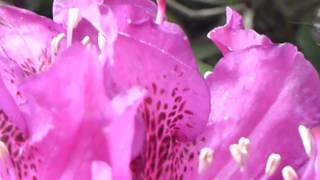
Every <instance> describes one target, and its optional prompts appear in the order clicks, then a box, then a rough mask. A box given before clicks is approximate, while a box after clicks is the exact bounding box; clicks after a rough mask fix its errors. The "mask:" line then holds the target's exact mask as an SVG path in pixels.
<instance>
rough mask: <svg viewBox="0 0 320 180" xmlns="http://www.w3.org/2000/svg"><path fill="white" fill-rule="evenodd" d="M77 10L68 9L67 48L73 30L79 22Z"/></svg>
mask: <svg viewBox="0 0 320 180" xmlns="http://www.w3.org/2000/svg"><path fill="white" fill-rule="evenodd" d="M79 12H80V11H79V9H78V8H70V9H69V12H68V24H67V35H68V37H67V46H68V47H69V46H70V45H71V43H72V36H73V29H74V28H75V27H76V26H77V25H78V23H79V20H80V13H79Z"/></svg>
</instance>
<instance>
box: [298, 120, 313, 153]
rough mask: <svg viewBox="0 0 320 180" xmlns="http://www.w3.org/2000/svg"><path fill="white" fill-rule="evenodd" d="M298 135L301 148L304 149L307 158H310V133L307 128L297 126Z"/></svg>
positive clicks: (311, 148)
mask: <svg viewBox="0 0 320 180" xmlns="http://www.w3.org/2000/svg"><path fill="white" fill-rule="evenodd" d="M299 134H300V137H301V140H302V144H303V147H304V150H305V152H306V154H307V155H308V156H309V157H311V153H312V150H313V146H312V135H311V133H310V130H309V129H308V128H306V127H305V126H303V125H300V126H299Z"/></svg>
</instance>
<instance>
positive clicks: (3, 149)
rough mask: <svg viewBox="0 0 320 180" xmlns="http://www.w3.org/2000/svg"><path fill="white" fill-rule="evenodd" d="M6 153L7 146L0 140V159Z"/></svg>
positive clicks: (7, 153) (7, 152)
mask: <svg viewBox="0 0 320 180" xmlns="http://www.w3.org/2000/svg"><path fill="white" fill-rule="evenodd" d="M8 155H9V151H8V148H7V146H6V145H5V144H4V143H3V142H2V141H0V159H1V158H2V157H5V156H8Z"/></svg>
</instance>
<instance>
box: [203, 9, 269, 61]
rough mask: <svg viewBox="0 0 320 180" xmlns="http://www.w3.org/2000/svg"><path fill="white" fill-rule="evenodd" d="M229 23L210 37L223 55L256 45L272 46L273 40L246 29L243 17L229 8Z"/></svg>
mask: <svg viewBox="0 0 320 180" xmlns="http://www.w3.org/2000/svg"><path fill="white" fill-rule="evenodd" d="M226 11H227V22H226V24H225V25H224V26H222V27H218V28H215V29H213V30H212V31H211V32H210V33H209V34H208V37H209V38H210V39H211V40H212V41H213V42H214V43H215V45H216V46H217V47H218V48H219V49H220V51H221V52H222V54H224V55H225V54H227V53H229V52H232V51H237V50H241V49H245V48H248V47H251V46H255V45H271V44H272V42H271V40H270V39H269V38H268V37H266V36H264V35H260V34H258V33H256V32H255V31H254V30H252V29H244V27H243V23H242V17H241V16H240V15H239V14H238V13H237V12H236V11H234V10H233V9H231V8H229V7H227V8H226Z"/></svg>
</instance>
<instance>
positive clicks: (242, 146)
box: [229, 137, 250, 169]
mask: <svg viewBox="0 0 320 180" xmlns="http://www.w3.org/2000/svg"><path fill="white" fill-rule="evenodd" d="M249 145H250V140H249V139H248V138H245V137H241V138H240V139H239V141H238V144H231V145H230V146H229V150H230V154H231V156H232V158H233V159H234V161H236V162H237V163H238V164H239V165H240V169H243V166H244V163H245V159H246V157H247V155H248V153H249Z"/></svg>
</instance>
